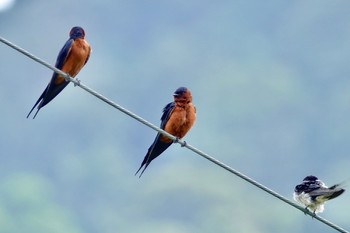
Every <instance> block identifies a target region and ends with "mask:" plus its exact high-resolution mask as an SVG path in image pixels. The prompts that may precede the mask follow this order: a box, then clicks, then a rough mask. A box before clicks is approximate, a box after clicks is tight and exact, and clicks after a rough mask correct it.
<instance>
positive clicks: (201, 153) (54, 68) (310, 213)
mask: <svg viewBox="0 0 350 233" xmlns="http://www.w3.org/2000/svg"><path fill="white" fill-rule="evenodd" d="M0 41H1V42H3V43H4V44H6V45H8V46H10V47H11V48H13V49H15V50H17V51H19V52H20V53H22V54H24V55H26V56H28V57H29V58H31V59H33V60H34V61H36V62H38V63H40V64H42V65H44V66H46V67H47V68H49V69H51V70H53V71H54V72H56V73H58V74H60V75H62V76H63V77H64V78H65V79H66V80H67V81H70V82H73V83H74V85H75V86H79V87H81V88H82V89H84V90H85V91H87V92H89V93H90V94H92V95H94V96H96V97H97V98H99V99H100V100H102V101H104V102H105V103H107V104H109V105H111V106H112V107H114V108H116V109H118V110H119V111H121V112H123V113H125V114H127V115H128V116H130V117H132V118H134V119H135V120H137V121H139V122H141V123H142V124H144V125H146V126H148V127H150V128H152V129H154V130H155V131H157V132H159V133H161V134H163V135H165V136H167V137H168V138H170V139H171V140H173V141H174V142H175V143H179V144H180V145H181V147H186V148H188V149H189V150H191V151H193V152H195V153H196V154H198V155H200V156H202V157H204V158H206V159H207V160H209V161H211V162H212V163H214V164H216V165H218V166H220V167H222V168H223V169H225V170H227V171H229V172H230V173H232V174H234V175H236V176H238V177H240V178H241V179H243V180H245V181H247V182H249V183H250V184H252V185H254V186H256V187H258V188H259V189H261V190H263V191H265V192H267V193H268V194H270V195H272V196H274V197H276V198H278V199H280V200H281V201H283V202H285V203H287V204H289V205H291V206H293V207H295V208H297V209H298V210H300V211H302V212H303V213H304V214H307V215H310V216H311V217H312V218H315V219H317V220H319V221H320V222H322V223H324V224H326V225H328V226H329V227H331V228H333V229H335V230H337V231H339V232H342V233H350V232H348V231H346V230H345V229H343V228H341V227H339V226H337V225H336V224H334V223H332V222H330V221H328V220H326V219H324V218H322V217H320V216H318V215H316V214H314V213H313V212H311V211H308V210H307V209H306V208H304V207H301V206H299V205H297V204H295V203H294V202H292V201H290V200H289V199H287V198H285V197H283V196H282V195H280V194H278V193H277V192H275V191H273V190H271V189H269V188H267V187H266V186H264V185H262V184H260V183H258V182H257V181H255V180H253V179H252V178H250V177H248V176H246V175H244V174H242V173H240V172H239V171H237V170H235V169H233V168H231V167H230V166H228V165H226V164H224V163H223V162H221V161H219V160H217V159H215V158H213V157H211V156H210V155H208V154H206V153H204V152H203V151H201V150H199V149H197V148H195V147H193V146H191V145H189V144H188V143H187V142H185V141H183V140H180V139H179V138H177V137H175V136H173V135H171V134H169V133H168V132H166V131H164V130H162V129H160V128H159V127H157V126H155V125H153V124H152V123H150V122H148V121H146V120H145V119H143V118H142V117H140V116H138V115H136V114H134V113H133V112H131V111H129V110H127V109H126V108H124V107H122V106H120V105H119V104H117V103H115V102H113V101H112V100H109V99H108V98H106V97H104V96H103V95H101V94H99V93H98V92H96V91H94V90H92V89H90V88H89V87H87V86H85V85H84V84H82V83H81V82H80V81H79V80H77V79H73V78H72V77H70V76H69V75H68V74H66V73H64V72H62V71H61V70H59V69H57V68H56V67H53V66H51V65H50V64H48V63H46V62H45V61H43V60H41V59H40V58H38V57H36V56H34V55H33V54H31V53H29V52H28V51H26V50H24V49H22V48H20V47H18V46H17V45H15V44H13V43H11V42H9V41H7V40H6V39H4V38H2V37H1V36H0Z"/></svg>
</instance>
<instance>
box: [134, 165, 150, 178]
mask: <svg viewBox="0 0 350 233" xmlns="http://www.w3.org/2000/svg"><path fill="white" fill-rule="evenodd" d="M143 165H144V163H142V164H141V166H140V168H139V170H137V172H136V173H135V176H136V175H137V173H138V172H139V171H140V170H141V168H142V167H143ZM148 165H149V163H147V164H146V165H145V167H144V168H143V170H142V171H141V174H140V175H139V178H141V176H142V174H143V173H144V172H145V170H146V168H147V167H148Z"/></svg>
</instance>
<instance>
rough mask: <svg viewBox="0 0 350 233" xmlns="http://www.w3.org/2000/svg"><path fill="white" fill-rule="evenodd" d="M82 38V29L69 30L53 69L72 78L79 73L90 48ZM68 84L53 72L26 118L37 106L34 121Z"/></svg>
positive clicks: (83, 36) (87, 57) (87, 58)
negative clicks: (41, 110) (43, 108)
mask: <svg viewBox="0 0 350 233" xmlns="http://www.w3.org/2000/svg"><path fill="white" fill-rule="evenodd" d="M84 38H85V32H84V29H83V28H81V27H73V28H72V29H71V30H70V33H69V39H68V40H67V42H66V43H65V44H64V46H63V48H62V49H61V51H60V53H59V54H58V57H57V60H56V64H55V67H56V68H57V69H60V70H62V71H63V72H65V73H67V74H69V75H70V76H71V77H72V78H74V77H75V76H76V75H77V74H78V73H79V71H80V70H81V68H83V66H84V65H85V64H86V62H87V61H88V60H89V57H90V52H91V47H90V45H89V43H88V42H87V41H86V40H85V39H84ZM68 83H69V82H68V81H66V80H65V78H64V77H62V76H61V75H59V74H57V73H56V72H54V73H53V75H52V78H51V81H50V82H49V84H48V85H47V87H46V89H45V90H44V92H43V93H42V94H41V96H40V97H39V99H38V100H37V101H36V103H35V104H34V106H33V108H32V109H31V110H30V112H29V113H28V115H27V118H28V117H29V115H30V114H31V113H32V111H33V110H34V108H35V107H36V106H37V105H38V104H39V105H38V110H37V111H36V113H35V115H34V117H33V119H34V118H35V116H36V114H38V112H39V110H40V109H41V108H42V107H44V106H45V105H46V104H48V103H49V102H50V101H51V100H52V99H53V98H55V97H56V96H57V95H58V94H59V93H60V92H61V91H62V90H63V89H64V88H65V87H66V86H67V85H68Z"/></svg>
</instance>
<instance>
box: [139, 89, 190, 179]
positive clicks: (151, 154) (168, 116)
mask: <svg viewBox="0 0 350 233" xmlns="http://www.w3.org/2000/svg"><path fill="white" fill-rule="evenodd" d="M173 96H174V102H171V103H169V104H167V105H166V106H165V107H164V109H163V115H162V117H161V125H160V128H161V129H163V130H165V131H166V132H168V133H170V134H171V135H173V136H175V137H177V138H179V139H181V138H183V137H184V136H185V135H186V133H187V132H188V131H189V130H190V128H191V127H192V125H193V124H194V122H195V120H196V108H195V106H194V105H193V104H192V95H191V92H190V90H189V89H187V88H186V87H179V88H178V89H177V90H176V91H175V93H174V95H173ZM172 143H173V140H172V139H170V138H168V137H166V136H164V135H162V134H161V133H158V134H157V136H156V138H155V140H154V142H153V144H152V145H151V146H150V148H149V149H148V152H147V154H146V156H145V158H144V160H143V161H142V164H141V166H140V168H139V169H138V170H137V172H136V173H135V175H136V174H137V173H138V172H139V171H140V170H141V168H142V167H143V166H145V167H144V169H143V170H142V172H141V174H140V176H139V177H141V176H142V173H143V172H144V171H145V170H146V168H147V167H148V165H149V164H150V163H151V161H152V160H153V159H155V158H157V157H158V156H159V155H160V154H161V153H163V151H165V150H166V149H167V148H168V147H169V146H170V145H171V144H172Z"/></svg>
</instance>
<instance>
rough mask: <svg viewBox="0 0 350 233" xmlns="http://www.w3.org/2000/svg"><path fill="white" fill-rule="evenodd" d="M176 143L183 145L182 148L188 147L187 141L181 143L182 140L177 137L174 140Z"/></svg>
mask: <svg viewBox="0 0 350 233" xmlns="http://www.w3.org/2000/svg"><path fill="white" fill-rule="evenodd" d="M173 142H174V143H179V144H180V145H181V147H184V146H186V145H187V143H186V141H183V143H180V138H178V137H176V138H175V139H174V140H173Z"/></svg>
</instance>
